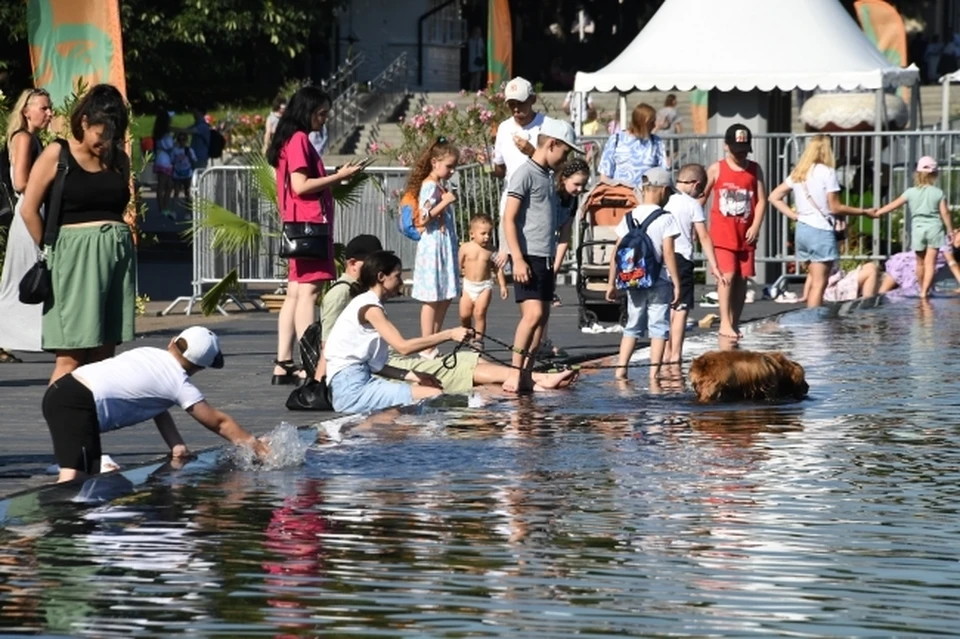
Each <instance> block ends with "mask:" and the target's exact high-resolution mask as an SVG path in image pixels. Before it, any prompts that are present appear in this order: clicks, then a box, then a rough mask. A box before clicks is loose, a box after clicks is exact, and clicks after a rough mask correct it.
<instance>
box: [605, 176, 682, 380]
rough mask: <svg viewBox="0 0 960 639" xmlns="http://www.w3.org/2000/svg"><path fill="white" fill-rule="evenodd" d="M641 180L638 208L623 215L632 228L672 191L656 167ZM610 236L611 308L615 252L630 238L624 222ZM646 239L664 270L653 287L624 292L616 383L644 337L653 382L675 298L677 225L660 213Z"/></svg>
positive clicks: (657, 209) (614, 291) (677, 283)
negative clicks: (647, 340) (632, 223)
mask: <svg viewBox="0 0 960 639" xmlns="http://www.w3.org/2000/svg"><path fill="white" fill-rule="evenodd" d="M642 179H643V204H641V205H640V206H638V207H637V208H635V209H633V211H631V212H630V213H628V215H632V216H633V219H634V221H635V222H636V223H637V224H643V222H644V221H645V220H646V219H647V217H648V216H650V215H653V214H656V213H658V212H660V210H661V209H662V208H663V206H664V204H666V202H667V198H668V196H669V194H670V188H671V186H672V184H671V180H670V173H668V172H667V170H666V169H663V168H660V167H654V168H652V169H650V170H648V171H647V172H646V173H645V174H644V176H643V178H642ZM615 232H616V234H617V245H616V246H615V247H614V250H613V251H612V253H611V256H610V275H609V277H608V279H607V300H609V301H611V302H615V301H616V300H617V289H616V285H615V278H616V275H617V249H619V248H620V242H621V240H623V238H624V237H625V236H626V235H627V233H629V232H630V226H629V223H628V222H627V218H626V216H624V218H623V219H622V220H620V224H618V225H617V228H616V231H615ZM647 235H648V236H649V237H650V240H651V241H652V242H653V246H654V249H655V251H656V254H657V258H659V260H660V262H661V264H662V265H663V266H665V267H666V268H661V269H660V274H659V276H658V280H657V282H656V283H655V284H654V285H653V286H651V287H649V288H628V289H627V290H626V293H627V325H626V326H624V327H623V338H622V339H621V340H620V353H619V354H618V355H617V369H616V371H615V372H614V376H615V377H616V378H617V379H618V380H625V379H627V365H628V364H629V363H630V356H631V355H633V351H634V349H635V348H636V346H637V339H638V338H640V337H643V336H644V334H646V335H647V336H648V337H649V338H650V380H651V381H652V382H655V381H656V380H657V378H658V377H659V374H660V364H661V362H663V354H664V352H665V351H666V346H667V340H668V339H669V338H670V306H671V305H673V304H676V303H677V302H678V301H679V298H680V279H679V276H678V275H677V261H676V255H675V252H674V243H675V241H676V238H677V237H679V236H680V226H679V225H678V224H677V220H676V219H675V218H674V217H673V216H672V215H670V214H669V213H664V214H662V215H660V216H659V217H657V218H656V219H654V220H653V222H651V223H650V226H649V227H647ZM671 282H672V284H671Z"/></svg>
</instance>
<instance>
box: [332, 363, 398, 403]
mask: <svg viewBox="0 0 960 639" xmlns="http://www.w3.org/2000/svg"><path fill="white" fill-rule="evenodd" d="M330 394H331V395H332V399H333V410H335V411H337V412H338V413H375V412H377V411H381V410H383V409H385V408H390V407H392V406H404V405H407V404H412V403H413V389H412V388H411V387H410V385H409V384H407V383H406V382H399V381H393V380H389V379H384V378H382V377H377V376H376V375H373V374H372V373H371V372H370V367H369V366H367V365H366V364H353V365H351V366H348V367H347V368H344V369H343V370H340V371H337V373H336V374H335V375H334V376H333V379H331V380H330Z"/></svg>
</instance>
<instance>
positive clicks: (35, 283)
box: [20, 140, 70, 304]
mask: <svg viewBox="0 0 960 639" xmlns="http://www.w3.org/2000/svg"><path fill="white" fill-rule="evenodd" d="M57 142H58V143H59V144H60V161H59V162H57V177H56V178H54V180H53V191H52V192H51V194H50V199H49V200H47V216H46V220H45V221H44V228H43V246H41V247H40V248H41V253H40V257H39V258H38V259H37V263H36V264H34V265H33V266H31V267H30V270H29V271H27V272H26V273H25V274H24V276H23V278H22V279H21V280H20V303H21V304H44V303H45V302H46V301H47V300H49V299H50V297H51V295H52V294H53V280H52V279H51V277H50V268H49V267H48V266H47V256H46V252H45V249H46V248H47V247H51V246H53V245H54V244H55V243H56V241H57V236H58V235H59V234H60V205H61V204H62V203H63V184H64V182H66V179H67V154H68V153H70V150H69V146H68V145H67V142H65V141H63V140H57Z"/></svg>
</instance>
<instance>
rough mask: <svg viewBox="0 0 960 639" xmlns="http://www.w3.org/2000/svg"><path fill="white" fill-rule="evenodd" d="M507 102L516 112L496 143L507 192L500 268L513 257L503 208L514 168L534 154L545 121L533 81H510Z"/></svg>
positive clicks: (496, 162) (498, 171)
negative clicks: (539, 107) (536, 107)
mask: <svg viewBox="0 0 960 639" xmlns="http://www.w3.org/2000/svg"><path fill="white" fill-rule="evenodd" d="M503 94H504V98H505V99H506V102H507V106H508V107H509V108H510V111H511V112H512V113H513V116H512V117H509V118H507V119H506V120H504V121H503V122H501V123H500V126H498V127H497V138H496V140H495V141H494V144H493V174H494V175H496V176H497V177H499V178H503V193H502V194H501V196H500V211H499V214H500V215H499V219H500V223H499V233H498V241H499V245H500V252H499V253H498V254H497V257H496V264H497V267H498V268H503V266H504V265H505V264H506V263H507V260H509V259H510V252H509V251H508V250H507V238H506V235H504V230H503V212H504V207H506V205H507V185H508V184H509V183H510V178H511V177H513V173H514V171H516V170H517V169H518V168H519V167H521V166H523V165H524V164H525V163H526V161H527V158H529V157H530V156H532V155H533V152H534V150H535V148H536V145H537V137H538V136H539V135H540V127H541V126H542V125H543V117H544V116H543V114H542V113H537V112H536V111H534V110H533V105H534V104H535V103H536V101H537V94H536V93H535V92H534V90H533V85H532V84H530V83H529V82H528V81H527V80H524V79H523V78H520V77H517V78H514V79H513V80H510V82H508V83H507V86H506V87H505V88H504V90H503Z"/></svg>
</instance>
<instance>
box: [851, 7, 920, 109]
mask: <svg viewBox="0 0 960 639" xmlns="http://www.w3.org/2000/svg"><path fill="white" fill-rule="evenodd" d="M853 6H854V9H856V11H857V20H859V21H860V27H861V28H862V29H863V33H864V34H865V35H866V36H867V39H869V40H870V42H872V43H873V44H874V45H875V46H876V47H877V49H879V50H880V53H882V54H883V56H884V57H885V58H886V59H887V60H889V61H890V63H891V64H893V65H894V66H898V67H905V66H907V30H906V28H904V26H903V18H902V17H901V16H900V13H899V12H898V11H897V10H896V9H895V8H894V7H892V6H891V5H889V4H888V3H886V2H884V0H856V2H854V3H853ZM897 93H898V94H899V95H900V97H901V98H903V99H904V100H905V101H907V102H909V101H910V93H909V89H906V88H903V87H901V89H899V90H898V91H897Z"/></svg>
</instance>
